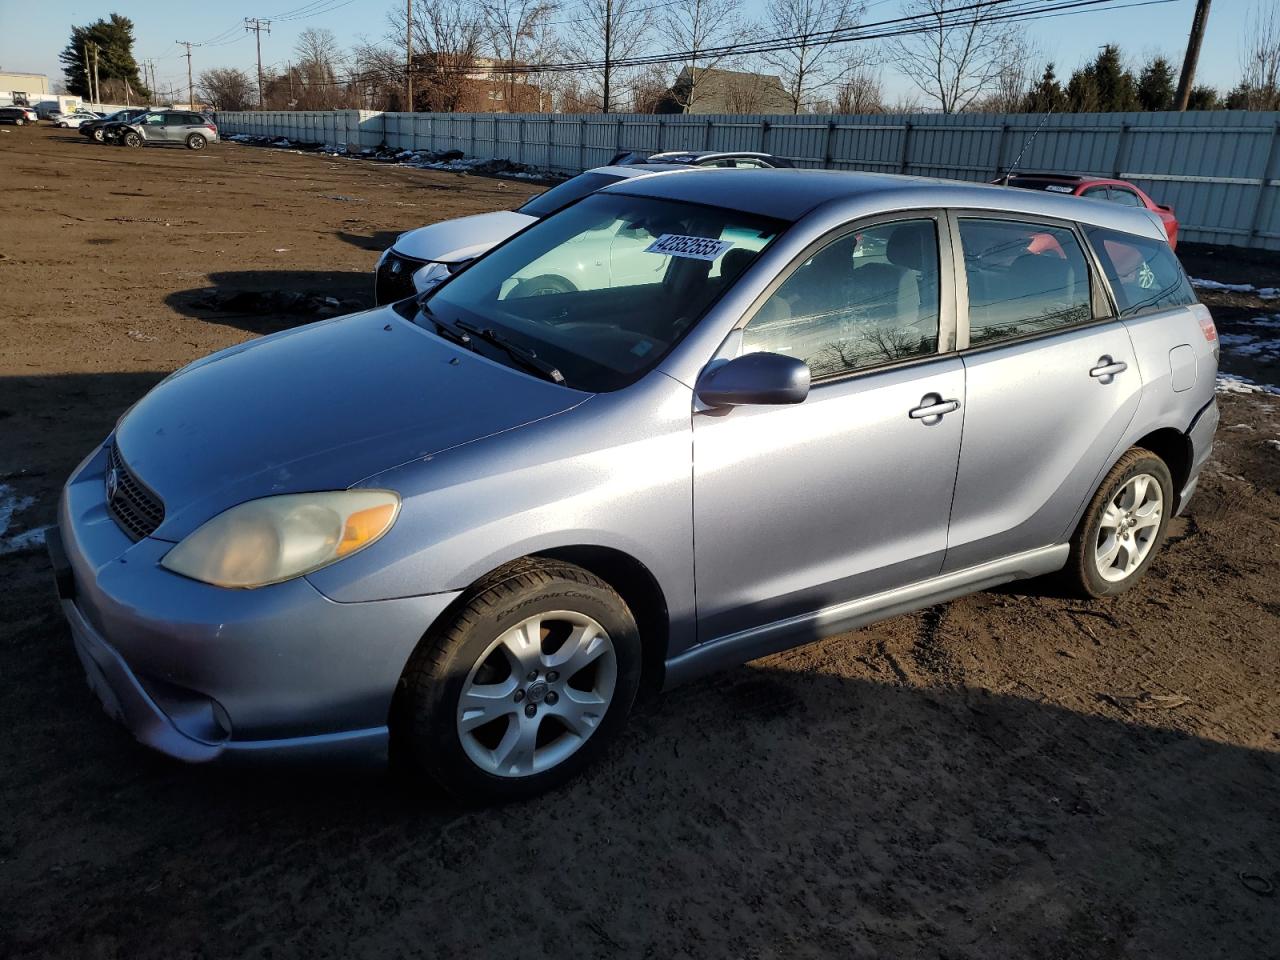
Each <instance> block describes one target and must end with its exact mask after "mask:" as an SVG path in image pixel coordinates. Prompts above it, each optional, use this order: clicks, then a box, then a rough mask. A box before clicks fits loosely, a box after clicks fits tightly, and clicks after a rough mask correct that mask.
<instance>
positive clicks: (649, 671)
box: [532, 544, 671, 697]
mask: <svg viewBox="0 0 1280 960" xmlns="http://www.w3.org/2000/svg"><path fill="white" fill-rule="evenodd" d="M538 557H545V558H546V559H549V560H563V561H566V562H567V563H572V564H575V565H577V566H579V567H582V568H583V569H584V570H588V571H590V572H591V573H594V574H595V575H596V576H597V577H599V578H600V579H601V580H603V581H604V582H605V583H607V584H609V586H611V587H613V589H615V590H617V591H618V595H619V596H621V597H622V599H623V601H624V602H625V603H626V605H627V607H628V608H630V610H631V614H632V616H634V617H635V618H636V626H637V627H638V628H639V631H640V651H641V653H640V655H641V667H640V695H641V696H642V697H647V696H651V695H653V694H656V693H657V692H658V691H659V690H661V689H662V681H663V674H664V673H665V670H666V662H667V648H668V644H669V641H670V636H671V629H670V622H671V619H670V615H669V613H668V610H667V600H666V596H665V595H664V594H663V592H662V587H661V586H660V585H659V584H658V580H657V578H656V577H655V576H654V575H653V574H652V573H651V572H650V570H649V568H648V567H646V566H645V565H644V564H643V563H641V562H640V561H639V560H637V559H636V558H635V557H633V556H631V555H630V554H628V553H624V552H623V551H621V550H617V549H615V548H613V547H600V546H590V545H586V544H582V545H576V546H568V547H556V548H554V549H550V550H542V551H539V552H538V553H536V554H533V555H532V558H534V559H536V558H538Z"/></svg>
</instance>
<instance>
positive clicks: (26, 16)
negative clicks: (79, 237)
mask: <svg viewBox="0 0 1280 960" xmlns="http://www.w3.org/2000/svg"><path fill="white" fill-rule="evenodd" d="M764 2H765V0H743V11H744V13H746V14H747V15H751V14H753V13H758V12H759V11H760V10H761V9H762V8H763V6H764ZM1121 2H1126V0H1121ZM1257 2H1259V0H1217V2H1216V3H1214V5H1213V7H1212V10H1211V13H1210V17H1209V27H1208V30H1207V32H1206V35H1205V42H1204V47H1203V49H1202V52H1201V57H1200V70H1199V76H1198V80H1199V81H1200V82H1205V83H1211V84H1213V85H1215V86H1218V87H1220V88H1227V87H1230V86H1233V85H1234V84H1235V82H1236V80H1237V78H1238V66H1237V59H1238V55H1239V50H1240V44H1241V40H1242V34H1243V30H1244V21H1245V14H1246V12H1247V11H1248V10H1249V9H1250V8H1251V6H1252V5H1253V4H1255V3H1257ZM305 3H306V0H266V2H264V3H262V4H261V5H258V4H254V3H250V2H246V0H219V2H206V3H192V2H187V0H114V2H112V0H108V2H106V3H102V2H87V0H35V2H33V0H0V69H4V70H19V71H29V72H35V73H47V74H49V77H50V79H51V80H52V79H61V77H62V73H61V69H60V66H59V63H58V53H59V51H60V50H61V49H62V48H63V47H64V46H65V45H66V42H67V39H68V36H69V34H70V28H71V25H72V24H85V23H89V22H92V21H93V20H96V19H97V18H99V17H101V16H105V15H106V14H108V13H110V12H117V13H121V14H124V15H125V16H128V17H130V18H132V20H133V21H134V24H135V26H136V31H137V45H136V53H137V55H138V57H139V58H140V59H147V58H153V59H154V60H155V61H156V75H157V78H158V80H159V81H160V83H159V85H160V86H161V87H162V88H165V87H167V86H168V85H169V84H170V83H171V84H172V85H173V86H175V87H185V86H186V60H185V57H184V55H183V51H182V48H181V47H179V46H177V44H176V43H175V41H177V40H191V41H193V42H201V41H216V43H208V44H207V45H205V46H202V47H196V48H193V51H192V53H193V65H194V69H195V72H196V74H197V76H198V75H199V73H200V71H201V70H204V69H208V68H210V67H226V66H236V67H245V68H249V69H250V72H252V67H253V64H254V44H253V37H252V35H250V34H247V33H245V32H244V29H243V25H242V18H244V17H246V16H257V17H262V18H268V17H275V18H276V22H275V23H274V24H273V25H272V27H271V34H270V35H269V36H268V35H267V34H265V33H264V34H263V35H262V59H263V63H264V64H276V63H280V64H283V63H285V62H286V61H287V60H288V59H289V58H290V56H291V52H292V49H293V45H294V42H295V40H296V39H297V36H298V34H299V33H301V32H302V30H304V29H305V28H307V27H311V26H315V27H328V28H329V29H331V30H333V31H334V33H336V34H337V35H338V38H339V40H340V41H341V42H342V43H343V44H344V45H347V46H349V45H351V44H354V43H355V42H357V41H358V40H359V39H360V38H367V39H369V40H377V39H379V38H381V37H382V36H383V35H384V34H385V33H386V12H387V11H388V10H389V9H391V7H392V5H393V4H392V2H389V0H345V2H344V0H328V3H326V4H321V5H320V6H321V7H323V6H332V7H333V9H330V10H329V11H328V12H326V13H321V14H317V15H314V16H309V17H306V16H304V17H299V18H296V19H291V20H285V19H283V17H282V14H288V13H289V12H290V11H291V10H298V9H300V8H302V7H303V6H304V4H305ZM334 5H337V6H334ZM394 5H395V6H396V7H397V8H399V7H400V6H401V3H399V2H395V4H394ZM898 5H899V0H877V2H876V3H875V5H874V9H873V10H871V11H870V12H869V14H868V19H871V20H875V19H883V18H886V17H888V16H892V11H893V10H894V9H895V8H896V7H897V6H898ZM311 6H313V7H315V6H317V4H311ZM1194 9H1195V0H1174V2H1170V3H1166V4H1163V5H1159V6H1145V7H1136V8H1132V9H1128V10H1117V11H1112V12H1088V13H1081V14H1079V15H1076V16H1070V17H1059V18H1055V19H1050V20H1044V21H1041V22H1039V23H1031V24H1029V25H1028V30H1029V33H1030V35H1031V36H1032V37H1033V38H1034V39H1035V40H1036V41H1037V42H1038V43H1039V45H1040V47H1041V49H1042V50H1043V51H1044V54H1045V58H1046V59H1052V60H1054V61H1056V62H1057V64H1058V73H1059V76H1063V75H1065V74H1068V73H1070V71H1071V70H1072V69H1073V68H1074V67H1076V66H1077V65H1078V64H1079V63H1080V62H1082V61H1083V60H1086V59H1088V58H1089V57H1091V56H1092V55H1093V54H1094V53H1095V52H1096V50H1097V48H1098V47H1099V46H1100V45H1101V44H1104V43H1118V44H1120V45H1121V47H1122V48H1123V49H1124V50H1125V51H1126V52H1127V53H1128V54H1130V55H1131V56H1142V55H1145V54H1147V53H1149V52H1154V51H1160V52H1163V53H1165V54H1167V55H1168V56H1169V57H1170V59H1172V60H1174V62H1175V63H1179V64H1180V63H1181V60H1182V53H1183V49H1184V47H1185V44H1186V37H1187V31H1188V27H1189V26H1190V23H1191V15H1192V11H1193V10H1194ZM884 82H885V83H884V85H885V89H886V93H887V94H888V95H889V96H890V97H891V98H892V97H896V96H897V95H898V94H899V93H902V92H905V91H906V90H907V89H908V87H907V84H906V82H905V81H904V80H902V79H901V78H899V77H896V76H894V75H893V74H892V73H891V72H890V71H888V70H886V71H885V74H884Z"/></svg>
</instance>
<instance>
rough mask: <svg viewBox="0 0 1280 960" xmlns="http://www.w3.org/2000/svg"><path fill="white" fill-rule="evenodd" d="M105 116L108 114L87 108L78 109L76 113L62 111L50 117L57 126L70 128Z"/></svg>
mask: <svg viewBox="0 0 1280 960" xmlns="http://www.w3.org/2000/svg"><path fill="white" fill-rule="evenodd" d="M105 116H106V114H104V113H90V112H89V111H87V110H86V111H84V112H80V111H77V112H75V113H61V114H57V115H56V116H53V117H50V118H49V119H50V121H51V122H52V123H53V125H54V126H55V127H66V128H70V127H78V126H80V124H82V123H93V122H94V121H96V120H101V119H103V118H104V117H105Z"/></svg>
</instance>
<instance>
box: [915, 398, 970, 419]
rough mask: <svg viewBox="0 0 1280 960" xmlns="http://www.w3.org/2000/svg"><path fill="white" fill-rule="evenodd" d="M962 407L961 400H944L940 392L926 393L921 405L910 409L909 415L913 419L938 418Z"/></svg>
mask: <svg viewBox="0 0 1280 960" xmlns="http://www.w3.org/2000/svg"><path fill="white" fill-rule="evenodd" d="M959 409H960V401H959V400H943V399H942V394H940V393H929V394H925V395H924V396H923V397H921V399H920V406H918V407H916V408H915V409H914V410H912V411H910V412H909V413H908V414H907V416H909V417H910V418H911V419H912V420H935V421H936V420H938V419H940V418H942V417H944V416H946V415H947V414H948V413H954V412H955V411H957V410H959Z"/></svg>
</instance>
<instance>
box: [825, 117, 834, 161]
mask: <svg viewBox="0 0 1280 960" xmlns="http://www.w3.org/2000/svg"><path fill="white" fill-rule="evenodd" d="M835 135H836V122H835V121H834V120H828V121H827V139H826V142H825V143H823V145H822V169H823V170H830V169H831V139H832V137H834V136H835Z"/></svg>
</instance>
